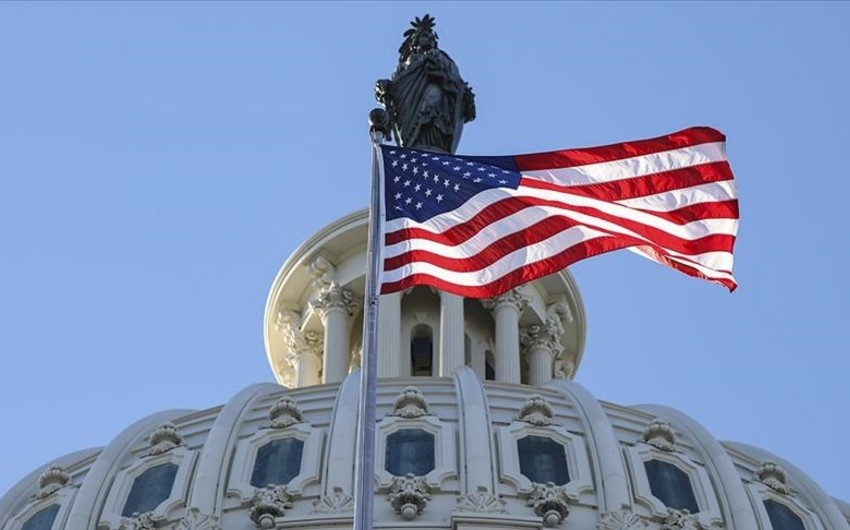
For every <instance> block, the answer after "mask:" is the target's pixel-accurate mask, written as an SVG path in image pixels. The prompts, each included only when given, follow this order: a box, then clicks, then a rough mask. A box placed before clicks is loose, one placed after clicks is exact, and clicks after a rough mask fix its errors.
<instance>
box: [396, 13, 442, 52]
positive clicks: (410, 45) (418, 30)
mask: <svg viewBox="0 0 850 530" xmlns="http://www.w3.org/2000/svg"><path fill="white" fill-rule="evenodd" d="M435 22H436V21H435V20H434V17H432V16H431V15H428V14H426V15H425V16H424V17H422V18H419V17H416V18H415V19H414V20H413V21H412V22H411V23H410V26H411V27H410V28H409V29H408V30H407V31H405V32H404V42H402V43H401V46H400V47H399V49H398V54H399V56H400V59H399V61H400V62H404V61H406V60H407V58H408V57H409V56H410V54H411V53H412V52H413V50H414V48H415V46H416V40H417V38H418V37H419V35H420V34H422V33H424V32H426V31H427V32H429V33H431V34H432V35H434V45H435V47H436V43H437V39H438V38H439V37H438V36H437V32H435V31H434V25H435Z"/></svg>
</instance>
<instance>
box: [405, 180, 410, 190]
mask: <svg viewBox="0 0 850 530" xmlns="http://www.w3.org/2000/svg"><path fill="white" fill-rule="evenodd" d="M408 186H410V180H409V179H408V180H405V181H404V187H405V188H406V187H408Z"/></svg>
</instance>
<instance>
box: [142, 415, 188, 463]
mask: <svg viewBox="0 0 850 530" xmlns="http://www.w3.org/2000/svg"><path fill="white" fill-rule="evenodd" d="M148 442H149V444H150V446H149V447H148V452H147V455H148V456H155V455H161V454H163V453H167V452H168V451H171V450H172V449H174V448H175V447H179V446H181V445H183V436H182V435H181V434H180V432H179V431H178V430H177V426H176V425H174V424H173V423H171V422H169V423H163V424H162V425H160V426H159V427H157V428H156V429H155V430H154V431H153V432H152V433H151V435H150V438H149V440H148Z"/></svg>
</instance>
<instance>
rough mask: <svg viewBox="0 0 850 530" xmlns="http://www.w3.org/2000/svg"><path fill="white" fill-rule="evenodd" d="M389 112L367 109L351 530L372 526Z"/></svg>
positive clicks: (369, 529) (367, 528)
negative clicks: (367, 193) (368, 175)
mask: <svg viewBox="0 0 850 530" xmlns="http://www.w3.org/2000/svg"><path fill="white" fill-rule="evenodd" d="M388 124H389V116H388V115H387V112H386V111H385V110H383V109H373V110H372V111H371V112H370V113H369V136H370V137H371V138H372V185H371V200H370V204H369V240H368V244H367V248H366V263H367V267H368V269H367V271H366V290H365V293H366V296H365V297H364V298H365V306H364V318H363V338H364V341H363V355H362V366H361V368H360V414H359V416H358V418H359V421H358V424H357V458H356V460H355V463H354V530H372V526H373V525H372V520H373V514H374V509H373V504H374V502H373V501H374V475H375V424H376V421H377V418H376V408H377V405H376V401H377V399H376V396H377V386H378V363H377V360H378V355H377V351H378V285H379V278H378V272H379V270H380V266H381V252H380V237H381V166H380V162H381V155H380V145H381V144H382V143H383V141H384V138H386V136H387V133H388V132H389V131H388Z"/></svg>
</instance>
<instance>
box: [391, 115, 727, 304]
mask: <svg viewBox="0 0 850 530" xmlns="http://www.w3.org/2000/svg"><path fill="white" fill-rule="evenodd" d="M724 142H725V136H724V135H723V134H722V133H720V132H719V131H716V130H714V129H710V128H707V127H695V128H691V129H686V130H684V131H680V132H677V133H673V134H670V135H667V136H662V137H660V138H653V139H650V140H639V141H635V142H626V143H622V144H615V145H608V146H604V147H593V148H588V149H567V150H563V151H553V152H550V153H539V154H533V155H518V156H496V157H482V156H460V155H446V154H439V153H433V152H428V151H420V150H414V149H403V148H399V147H393V146H381V151H382V157H383V170H384V177H383V178H384V180H383V184H384V189H383V201H384V203H383V210H384V213H385V221H384V226H383V238H384V241H383V243H384V245H383V248H382V256H383V271H382V273H381V281H380V283H381V292H382V293H391V292H394V291H398V290H401V289H405V288H407V287H411V286H414V285H430V286H433V287H436V288H438V289H441V290H444V291H448V292H451V293H455V294H458V295H461V296H466V297H471V298H490V297H493V296H497V295H499V294H502V293H504V292H506V291H508V290H510V289H512V288H514V287H516V286H518V285H521V284H523V283H526V282H528V281H531V280H534V279H537V278H541V277H543V276H547V275H549V274H553V273H555V272H557V271H559V270H561V269H563V268H565V267H567V266H568V265H570V264H572V263H575V262H576V261H579V260H581V259H584V258H587V257H590V256H594V255H597V254H601V253H604V252H609V251H612V250H618V249H621V248H628V249H629V250H632V251H633V252H636V253H638V254H641V255H643V256H645V257H647V258H649V259H652V260H654V261H657V262H659V263H662V264H665V265H668V266H670V267H673V268H674V269H677V270H679V271H681V272H684V273H685V274H688V275H691V276H695V277H698V278H704V279H706V280H710V281H714V282H718V283H720V284H722V285H725V286H726V287H727V288H728V289H729V290H730V291H732V290H734V289H735V287H736V283H735V279H734V278H733V276H732V247H733V245H734V243H735V234H736V232H737V228H738V201H737V194H736V189H735V182H734V181H733V177H732V171H731V169H730V168H729V164H728V162H727V161H726V150H725V143H724Z"/></svg>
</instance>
